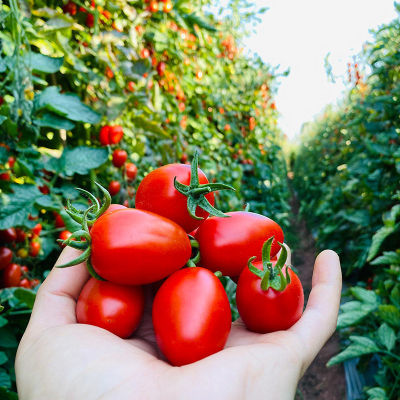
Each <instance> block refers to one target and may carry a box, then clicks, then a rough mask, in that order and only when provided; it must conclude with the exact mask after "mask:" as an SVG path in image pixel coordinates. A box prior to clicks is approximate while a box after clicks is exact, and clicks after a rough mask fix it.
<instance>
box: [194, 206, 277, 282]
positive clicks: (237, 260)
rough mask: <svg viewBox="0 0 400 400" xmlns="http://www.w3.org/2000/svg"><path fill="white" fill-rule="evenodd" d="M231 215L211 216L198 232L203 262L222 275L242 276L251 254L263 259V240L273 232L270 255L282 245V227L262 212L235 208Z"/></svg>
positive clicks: (203, 264)
mask: <svg viewBox="0 0 400 400" xmlns="http://www.w3.org/2000/svg"><path fill="white" fill-rule="evenodd" d="M226 215H228V216H229V218H221V217H211V218H208V219H207V220H206V221H205V222H204V223H203V224H201V225H200V228H199V229H198V230H197V232H196V235H195V237H196V239H197V241H198V242H199V245H200V255H201V257H200V265H201V266H202V267H204V268H208V269H210V270H211V271H221V272H222V275H228V276H231V277H234V276H239V275H240V273H241V272H242V269H243V268H244V267H245V266H246V265H247V261H248V259H249V258H250V257H253V256H256V257H257V259H258V260H260V259H261V249H262V246H263V244H264V242H265V241H266V240H267V239H268V238H270V237H271V236H274V241H273V243H272V250H271V255H272V256H274V255H275V254H276V253H277V252H278V251H279V249H280V246H279V244H278V242H281V243H282V242H283V231H282V229H281V227H280V226H279V225H278V224H277V223H276V222H275V221H273V220H272V219H270V218H267V217H264V216H263V215H259V214H255V213H251V212H246V211H233V212H228V213H226Z"/></svg>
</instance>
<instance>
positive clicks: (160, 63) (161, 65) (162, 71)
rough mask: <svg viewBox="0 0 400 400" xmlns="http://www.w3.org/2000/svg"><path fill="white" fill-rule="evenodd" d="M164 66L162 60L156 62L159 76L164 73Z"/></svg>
mask: <svg viewBox="0 0 400 400" xmlns="http://www.w3.org/2000/svg"><path fill="white" fill-rule="evenodd" d="M165 67H166V65H165V62H164V61H160V62H159V63H158V64H157V72H158V75H159V76H164V74H165Z"/></svg>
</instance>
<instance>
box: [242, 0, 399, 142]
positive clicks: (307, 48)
mask: <svg viewBox="0 0 400 400" xmlns="http://www.w3.org/2000/svg"><path fill="white" fill-rule="evenodd" d="M254 2H255V3H256V4H258V5H259V6H260V7H261V6H266V7H269V10H268V11H267V12H266V13H265V14H264V15H263V16H262V22H261V23H260V24H259V25H258V26H257V27H256V30H257V33H256V34H255V35H253V36H252V37H250V38H248V39H247V40H245V45H247V46H249V48H250V49H251V50H253V51H254V52H256V53H258V54H259V55H260V56H261V58H262V59H263V60H264V61H265V62H266V63H269V64H272V65H278V64H280V66H281V67H280V70H281V71H283V70H285V69H287V68H290V74H289V76H288V77H286V78H285V77H283V78H282V79H281V85H280V87H279V91H278V95H277V98H276V106H277V109H278V110H279V112H280V114H281V116H280V119H279V125H280V127H281V128H282V130H283V132H284V133H286V134H287V135H288V136H289V138H294V137H295V136H296V135H297V134H298V133H299V132H300V129H301V125H302V124H303V123H304V122H307V121H310V120H312V119H313V117H314V116H315V115H316V114H318V113H319V112H320V111H321V110H322V109H323V108H324V106H325V105H327V104H330V103H336V101H337V100H338V99H340V98H341V97H342V94H343V90H344V87H345V86H344V83H343V81H342V79H337V80H336V83H335V84H334V83H330V82H329V80H328V78H327V75H326V71H325V68H324V59H325V57H326V55H327V54H328V53H330V57H329V61H330V63H331V64H332V66H333V74H334V75H335V76H337V75H341V76H346V70H347V62H349V61H350V62H351V61H352V59H353V58H352V57H353V56H354V55H356V54H357V53H359V52H360V51H361V49H362V45H363V43H364V42H365V41H368V40H370V39H371V35H370V34H369V30H370V29H371V28H377V27H378V26H379V25H381V24H383V23H385V22H389V21H391V20H392V19H394V18H395V17H396V16H397V13H396V12H395V9H394V5H393V1H392V0H329V1H328V0H302V1H297V0H254Z"/></svg>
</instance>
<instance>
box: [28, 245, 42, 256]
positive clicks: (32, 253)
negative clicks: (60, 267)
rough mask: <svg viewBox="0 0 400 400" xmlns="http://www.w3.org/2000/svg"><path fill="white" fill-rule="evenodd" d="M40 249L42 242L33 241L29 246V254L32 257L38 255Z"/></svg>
mask: <svg viewBox="0 0 400 400" xmlns="http://www.w3.org/2000/svg"><path fill="white" fill-rule="evenodd" d="M39 251H40V243H39V242H31V244H30V246H29V255H30V256H31V257H36V256H37V255H38V254H39Z"/></svg>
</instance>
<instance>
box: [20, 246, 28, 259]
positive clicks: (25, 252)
mask: <svg viewBox="0 0 400 400" xmlns="http://www.w3.org/2000/svg"><path fill="white" fill-rule="evenodd" d="M17 257H19V258H26V257H28V250H27V249H24V248H22V249H18V251H17Z"/></svg>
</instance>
